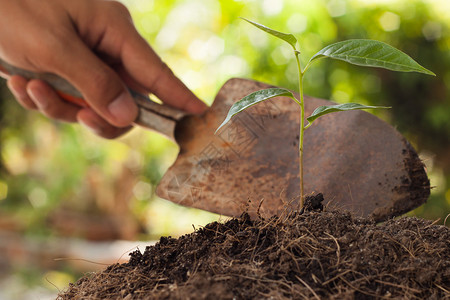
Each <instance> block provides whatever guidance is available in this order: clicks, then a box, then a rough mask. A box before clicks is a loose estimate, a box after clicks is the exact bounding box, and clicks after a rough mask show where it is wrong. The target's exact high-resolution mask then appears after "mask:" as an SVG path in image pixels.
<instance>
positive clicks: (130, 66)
mask: <svg viewBox="0 0 450 300" xmlns="http://www.w3.org/2000/svg"><path fill="white" fill-rule="evenodd" d="M0 57H1V58H2V59H4V60H5V61H7V62H8V63H10V64H12V65H15V66H17V67H19V68H22V69H27V70H30V71H34V72H49V73H54V74H57V75H59V76H61V77H63V78H65V79H66V80H68V81H69V82H70V83H71V84H72V85H73V86H74V87H76V88H77V89H78V90H79V91H80V92H81V93H82V94H83V96H84V98H85V100H86V101H87V102H88V104H89V106H90V108H81V107H78V106H76V105H74V104H71V103H68V102H65V101H64V100H62V99H61V98H60V97H59V96H58V95H57V94H56V92H55V91H54V90H53V89H52V88H50V87H49V86H48V85H47V84H46V83H45V82H43V81H40V80H30V81H27V80H26V79H25V78H23V77H20V76H12V77H11V78H10V79H9V80H8V87H9V88H10V90H11V92H12V93H13V94H14V96H15V97H16V99H17V100H18V102H19V103H20V104H21V105H22V106H23V107H25V108H27V109H34V110H39V111H41V112H42V113H43V114H45V115H46V116H48V117H51V118H54V119H57V120H62V121H67V122H79V123H81V124H83V125H85V126H87V127H89V128H90V129H91V130H92V131H94V132H95V133H96V134H98V135H100V136H102V137H105V138H114V137H117V136H119V135H121V134H123V133H124V132H126V131H127V130H129V129H130V125H131V123H132V122H133V121H134V120H135V119H136V116H137V113H138V109H137V106H136V104H135V103H134V101H133V99H132V97H131V95H130V94H129V92H128V90H127V86H128V87H130V88H132V89H134V90H136V91H139V92H141V93H153V94H155V95H156V96H157V97H158V98H159V99H161V100H162V101H164V102H165V103H166V104H168V105H171V106H173V107H176V108H179V109H183V110H186V111H188V112H191V113H201V112H203V111H204V109H205V108H206V105H205V104H204V103H203V102H201V101H200V100H199V99H198V98H197V97H196V96H195V95H194V94H193V93H192V92H191V91H190V90H189V89H188V88H187V87H186V86H185V85H184V84H183V83H182V82H181V81H180V80H179V79H178V78H177V77H176V76H175V75H174V74H173V73H172V71H171V70H170V69H169V68H168V67H167V65H166V64H164V63H163V62H162V61H161V59H160V58H159V57H158V56H157V54H156V53H155V52H154V51H153V50H152V48H151V47H150V46H149V45H148V43H147V42H146V41H145V40H144V39H143V38H142V37H141V36H140V35H139V33H138V32H137V31H136V29H135V27H134V25H133V23H132V20H131V17H130V15H129V12H128V10H127V9H126V8H125V7H124V6H123V5H122V4H120V3H119V2H116V1H107V0H77V1H66V0H46V1H33V0H14V1H11V0H0Z"/></svg>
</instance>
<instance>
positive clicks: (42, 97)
mask: <svg viewBox="0 0 450 300" xmlns="http://www.w3.org/2000/svg"><path fill="white" fill-rule="evenodd" d="M26 91H27V93H28V95H29V97H30V99H32V101H33V102H34V104H35V105H36V107H37V109H38V110H39V111H40V112H42V114H44V115H45V116H47V117H49V118H52V119H55V120H59V121H64V122H76V121H77V118H76V115H77V113H78V111H79V110H80V107H78V106H76V105H73V104H71V103H68V102H66V101H63V100H62V99H61V98H60V97H59V96H58V95H57V94H56V92H55V91H54V90H53V89H52V88H51V87H50V86H49V85H48V84H46V83H45V82H43V81H41V80H30V82H29V83H28V84H27V89H26Z"/></svg>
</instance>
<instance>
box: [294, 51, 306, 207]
mask: <svg viewBox="0 0 450 300" xmlns="http://www.w3.org/2000/svg"><path fill="white" fill-rule="evenodd" d="M299 55H300V52H299V51H295V59H296V60H297V67H298V89H299V94H300V110H301V113H300V136H299V141H298V154H299V173H300V174H299V175H300V208H303V205H304V188H303V137H304V133H305V102H304V97H303V72H302V67H301V63H300V59H299Z"/></svg>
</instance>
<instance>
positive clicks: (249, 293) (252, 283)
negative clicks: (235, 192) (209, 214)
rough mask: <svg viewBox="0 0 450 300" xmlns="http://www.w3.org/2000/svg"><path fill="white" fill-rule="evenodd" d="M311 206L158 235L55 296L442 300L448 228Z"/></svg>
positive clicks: (448, 293)
mask: <svg viewBox="0 0 450 300" xmlns="http://www.w3.org/2000/svg"><path fill="white" fill-rule="evenodd" d="M310 200H311V199H310ZM313 202H314V201H313ZM314 208H320V201H319V205H317V206H315V207H309V209H307V210H306V211H305V212H304V213H302V214H301V213H300V212H298V213H296V212H293V213H290V214H289V215H287V216H283V217H272V218H270V219H257V220H251V219H250V217H249V216H248V215H247V214H243V215H242V216H241V218H238V219H231V220H229V221H227V222H226V223H218V222H214V223H211V224H208V225H206V226H205V227H203V228H201V229H198V230H196V231H195V232H194V233H191V234H188V235H185V236H182V237H180V238H178V239H174V238H171V237H162V238H161V239H160V241H159V243H157V244H156V245H155V246H151V247H147V248H146V249H145V251H144V253H141V252H140V251H135V252H133V253H131V254H130V256H131V258H130V260H129V262H128V263H126V264H121V265H120V264H116V265H111V266H109V267H108V268H107V269H106V270H104V271H102V272H99V273H94V274H90V275H87V276H86V277H83V278H81V279H80V280H78V281H77V282H76V283H75V284H71V285H70V286H69V288H68V289H67V290H66V291H64V292H63V293H61V294H60V295H59V297H58V299H81V298H82V299H127V300H128V299H261V298H272V299H289V298H291V299H292V298H294V299H378V298H388V299H393V298H395V299H399V298H401V299H450V229H449V228H446V227H444V226H439V225H433V223H432V222H430V221H426V220H422V219H417V218H410V217H406V218H400V219H394V220H390V221H387V222H385V223H382V224H375V222H373V221H371V220H368V219H362V218H355V217H352V216H351V215H350V214H348V213H340V212H333V211H331V212H317V211H315V209H314Z"/></svg>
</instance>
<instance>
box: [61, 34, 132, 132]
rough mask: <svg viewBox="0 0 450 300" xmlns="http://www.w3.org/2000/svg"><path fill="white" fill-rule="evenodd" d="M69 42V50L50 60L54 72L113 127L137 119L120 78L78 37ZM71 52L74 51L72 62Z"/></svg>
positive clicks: (129, 97)
mask: <svg viewBox="0 0 450 300" xmlns="http://www.w3.org/2000/svg"><path fill="white" fill-rule="evenodd" d="M71 41H72V42H71V45H70V51H63V53H62V54H61V55H58V58H57V59H55V60H54V61H53V66H52V67H53V68H54V73H57V74H58V75H60V76H62V77H64V78H66V79H67V80H68V81H69V82H71V83H72V84H73V85H74V86H75V87H76V88H77V89H78V90H79V91H80V92H81V93H82V95H83V97H84V99H85V100H86V101H87V102H88V103H89V105H90V107H91V108H92V109H93V110H94V111H95V112H96V113H97V114H98V115H99V116H101V117H102V118H104V119H105V120H106V121H108V123H110V124H111V125H114V126H115V127H128V126H130V125H131V123H132V122H133V121H134V120H135V119H136V118H137V114H138V108H137V106H136V104H135V102H134V100H133V98H132V97H131V95H130V94H129V92H128V90H127V88H126V87H125V85H124V83H123V82H122V80H121V79H120V77H119V76H118V75H117V73H116V72H114V70H113V69H112V68H111V67H109V66H108V65H106V64H105V63H104V62H103V61H102V60H100V59H99V58H98V57H97V56H96V55H95V54H94V53H93V52H92V50H90V49H89V48H87V46H86V45H85V44H84V43H83V42H82V41H81V40H80V39H79V38H78V37H76V36H74V37H73V39H71ZM74 53H77V59H78V63H76V64H74V63H73V54H74Z"/></svg>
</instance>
